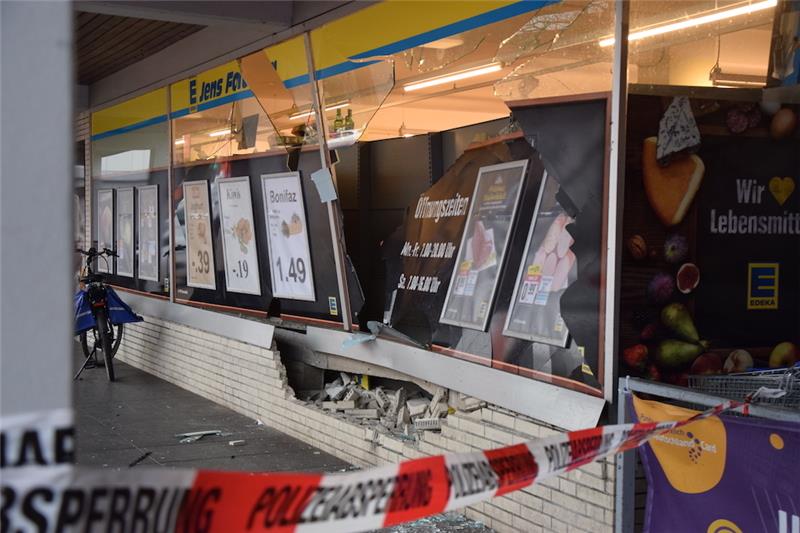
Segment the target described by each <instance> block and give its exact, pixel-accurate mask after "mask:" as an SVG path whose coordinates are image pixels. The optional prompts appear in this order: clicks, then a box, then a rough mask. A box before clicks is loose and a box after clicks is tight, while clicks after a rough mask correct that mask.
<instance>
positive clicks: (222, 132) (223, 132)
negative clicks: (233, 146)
mask: <svg viewBox="0 0 800 533" xmlns="http://www.w3.org/2000/svg"><path fill="white" fill-rule="evenodd" d="M230 134H231V130H230V128H228V129H227V130H217V131H212V132H211V133H209V134H208V136H209V137H222V136H223V135H230Z"/></svg>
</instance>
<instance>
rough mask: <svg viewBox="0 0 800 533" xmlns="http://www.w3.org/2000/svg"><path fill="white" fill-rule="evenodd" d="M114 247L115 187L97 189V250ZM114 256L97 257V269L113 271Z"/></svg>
mask: <svg viewBox="0 0 800 533" xmlns="http://www.w3.org/2000/svg"><path fill="white" fill-rule="evenodd" d="M106 248H108V249H112V248H114V189H102V190H99V191H97V250H98V251H101V252H102V251H103V250H105V249H106ZM113 261H114V258H113V257H109V258H106V257H105V256H103V257H101V258H98V259H97V271H98V272H106V273H113V272H114V263H113Z"/></svg>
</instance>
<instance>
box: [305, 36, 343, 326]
mask: <svg viewBox="0 0 800 533" xmlns="http://www.w3.org/2000/svg"><path fill="white" fill-rule="evenodd" d="M304 37H305V45H306V61H307V63H308V80H309V84H310V85H311V99H312V103H313V105H314V115H315V116H316V119H317V139H318V141H319V156H320V160H321V162H322V167H323V168H328V169H329V170H330V172H331V177H332V179H333V184H334V186H336V185H337V183H336V169H335V168H334V166H333V165H332V164H331V153H330V150H328V125H327V123H326V121H325V112H324V109H325V102H324V99H323V94H322V87H321V85H320V84H319V83H318V82H317V74H316V66H315V65H314V53H313V50H312V48H311V34H310V33H309V32H306V33H305V35H304ZM341 215H342V213H341V208H340V206H339V200H338V199H336V200H331V201H330V202H328V223H329V224H330V228H331V243H332V244H333V262H334V265H335V266H336V281H337V282H338V284H339V307H340V309H341V313H342V327H343V328H344V330H345V331H350V330H351V329H352V327H353V324H352V315H351V313H350V290H349V288H348V285H347V269H346V265H345V263H344V258H345V254H346V252H345V248H344V234H343V232H342V216H341Z"/></svg>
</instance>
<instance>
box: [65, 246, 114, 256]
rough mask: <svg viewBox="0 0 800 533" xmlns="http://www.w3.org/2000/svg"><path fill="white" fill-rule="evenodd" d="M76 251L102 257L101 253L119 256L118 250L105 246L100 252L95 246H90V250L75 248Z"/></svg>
mask: <svg viewBox="0 0 800 533" xmlns="http://www.w3.org/2000/svg"><path fill="white" fill-rule="evenodd" d="M75 251H76V252H78V253H80V254H83V255H86V256H88V257H100V256H101V255H106V256H108V257H119V255H118V254H117V252H116V251H114V250H111V249H109V248H103V251H102V252H98V251H97V250H96V249H95V248H94V247H92V248H89V249H88V250H81V249H80V248H75Z"/></svg>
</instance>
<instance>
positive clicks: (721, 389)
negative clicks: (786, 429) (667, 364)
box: [689, 366, 800, 409]
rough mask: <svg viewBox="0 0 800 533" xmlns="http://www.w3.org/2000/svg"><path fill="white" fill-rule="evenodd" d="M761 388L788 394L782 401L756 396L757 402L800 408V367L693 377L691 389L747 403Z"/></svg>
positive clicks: (782, 397) (754, 399)
mask: <svg viewBox="0 0 800 533" xmlns="http://www.w3.org/2000/svg"><path fill="white" fill-rule="evenodd" d="M761 387H766V388H768V389H781V390H783V391H785V392H786V394H785V395H783V396H781V397H779V398H771V397H761V396H756V397H755V398H753V403H759V404H765V405H770V406H774V407H785V408H789V409H800V366H794V367H791V368H781V369H777V370H755V371H751V372H741V373H736V374H726V375H724V376H706V375H696V376H689V388H691V389H696V390H698V391H701V392H704V393H706V394H711V395H714V396H720V397H722V398H728V399H731V400H739V401H742V400H744V399H745V398H746V397H747V396H748V395H750V394H751V393H753V392H755V391H757V390H758V389H760V388H761Z"/></svg>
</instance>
